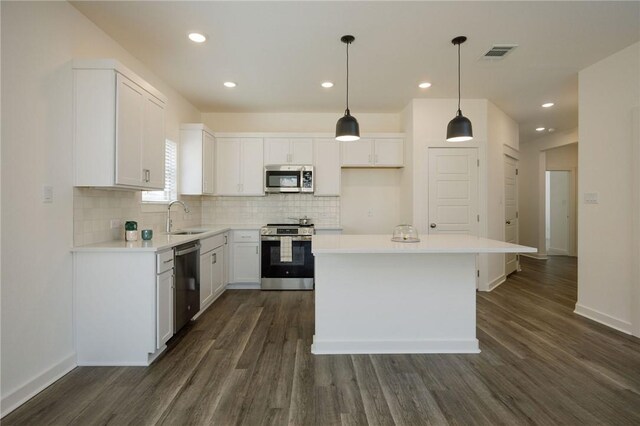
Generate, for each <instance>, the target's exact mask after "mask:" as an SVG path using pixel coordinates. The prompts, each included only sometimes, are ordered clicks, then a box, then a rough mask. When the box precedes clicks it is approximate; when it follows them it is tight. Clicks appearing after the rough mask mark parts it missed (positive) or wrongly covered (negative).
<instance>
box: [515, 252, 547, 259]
mask: <svg viewBox="0 0 640 426" xmlns="http://www.w3.org/2000/svg"><path fill="white" fill-rule="evenodd" d="M519 255H520V256H524V257H530V258H532V259H537V260H547V259H548V257H547V255H546V254H540V253H519Z"/></svg>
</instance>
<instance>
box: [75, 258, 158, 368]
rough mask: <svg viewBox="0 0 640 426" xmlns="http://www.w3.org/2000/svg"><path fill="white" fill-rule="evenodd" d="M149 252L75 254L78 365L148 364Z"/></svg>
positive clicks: (151, 327)
mask: <svg viewBox="0 0 640 426" xmlns="http://www.w3.org/2000/svg"><path fill="white" fill-rule="evenodd" d="M155 259H156V255H155V253H154V252H135V253H127V252H79V253H74V269H75V277H74V307H75V314H74V316H75V318H74V320H75V339H76V353H77V362H78V365H81V366H87V365H93V366H103V365H108V366H112V365H148V364H149V355H150V354H151V353H154V351H155V350H156V348H155V334H156V333H155V326H156V322H155V320H156V312H155V300H156V289H155V282H156V281H155V279H156V274H155V271H156V261H155Z"/></svg>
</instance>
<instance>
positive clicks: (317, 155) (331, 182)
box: [313, 139, 342, 196]
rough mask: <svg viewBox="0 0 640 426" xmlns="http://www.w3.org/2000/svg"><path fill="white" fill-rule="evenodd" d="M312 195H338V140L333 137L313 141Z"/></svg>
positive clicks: (339, 172) (339, 175)
mask: <svg viewBox="0 0 640 426" xmlns="http://www.w3.org/2000/svg"><path fill="white" fill-rule="evenodd" d="M313 151H314V152H313V158H314V168H313V184H314V186H315V190H314V193H313V195H316V196H324V195H340V177H341V173H342V170H341V168H340V142H338V141H337V140H335V139H316V140H314V141H313Z"/></svg>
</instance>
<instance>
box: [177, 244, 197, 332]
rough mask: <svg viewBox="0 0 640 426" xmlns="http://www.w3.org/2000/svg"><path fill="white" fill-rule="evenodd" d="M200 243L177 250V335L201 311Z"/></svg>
mask: <svg viewBox="0 0 640 426" xmlns="http://www.w3.org/2000/svg"><path fill="white" fill-rule="evenodd" d="M199 260H200V242H199V241H195V242H190V243H188V244H183V245H181V246H177V247H176V248H175V263H174V264H175V274H176V276H175V290H174V294H173V307H174V309H173V312H174V315H173V332H174V333H177V332H178V331H179V330H180V329H181V328H182V327H184V326H185V325H186V324H187V323H188V322H189V320H190V319H191V318H193V316H194V315H195V314H196V313H198V311H199V310H200V270H199V268H200V262H199Z"/></svg>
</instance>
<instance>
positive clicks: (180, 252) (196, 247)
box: [176, 243, 200, 256]
mask: <svg viewBox="0 0 640 426" xmlns="http://www.w3.org/2000/svg"><path fill="white" fill-rule="evenodd" d="M198 250H200V243H198V244H194V245H192V246H190V247H187V248H182V247H178V248H177V249H176V256H183V255H185V254H189V253H193V252H194V251H198Z"/></svg>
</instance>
